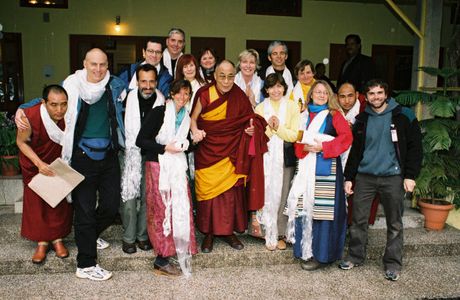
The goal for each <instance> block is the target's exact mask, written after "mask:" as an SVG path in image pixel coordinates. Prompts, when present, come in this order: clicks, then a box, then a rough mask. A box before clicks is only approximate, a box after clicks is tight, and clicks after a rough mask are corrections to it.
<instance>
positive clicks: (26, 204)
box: [19, 104, 73, 241]
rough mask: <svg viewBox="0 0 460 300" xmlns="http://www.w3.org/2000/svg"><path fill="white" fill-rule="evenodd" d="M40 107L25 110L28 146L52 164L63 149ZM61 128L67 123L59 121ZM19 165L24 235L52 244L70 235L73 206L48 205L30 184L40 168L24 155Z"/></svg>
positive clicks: (22, 229) (22, 231)
mask: <svg viewBox="0 0 460 300" xmlns="http://www.w3.org/2000/svg"><path fill="white" fill-rule="evenodd" d="M40 106H41V105H40V104H39V105H35V106H32V107H30V108H26V109H24V113H25V114H26V116H27V119H28V120H29V123H30V125H31V127H32V135H31V137H30V138H31V140H30V142H28V144H29V146H30V147H31V148H32V150H33V151H34V152H35V153H36V154H37V156H38V157H40V159H41V160H42V161H43V162H45V163H48V164H50V163H52V162H53V161H54V160H55V159H56V158H58V157H60V156H61V148H62V147H61V146H60V145H58V144H56V143H55V142H53V141H52V140H51V139H50V138H49V136H48V133H47V132H46V129H45V125H44V124H43V122H42V119H41V116H40ZM58 126H59V128H61V129H64V126H65V125H64V120H61V121H59V122H58ZM19 163H20V165H21V169H22V177H23V179H22V180H23V183H24V197H23V209H22V227H21V235H22V236H23V237H25V238H27V239H29V240H32V241H53V240H55V239H58V238H63V237H65V236H67V235H68V234H69V233H70V230H71V227H72V218H73V208H72V206H71V205H70V204H69V203H67V201H66V200H63V201H61V203H59V204H58V205H57V206H56V207H55V208H52V207H51V206H49V205H48V203H46V202H45V201H44V200H43V199H42V198H40V196H38V195H37V194H36V193H35V192H34V191H32V190H31V189H30V188H29V186H28V185H27V184H28V183H29V182H30V181H31V180H32V177H34V176H35V175H36V174H38V168H37V167H36V166H35V165H34V164H33V163H32V161H31V160H30V159H29V158H27V157H26V156H25V155H24V154H23V153H22V152H20V153H19Z"/></svg>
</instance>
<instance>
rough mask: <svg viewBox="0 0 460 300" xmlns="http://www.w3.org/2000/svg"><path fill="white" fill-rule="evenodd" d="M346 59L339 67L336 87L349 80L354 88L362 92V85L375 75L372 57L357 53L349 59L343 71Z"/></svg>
mask: <svg viewBox="0 0 460 300" xmlns="http://www.w3.org/2000/svg"><path fill="white" fill-rule="evenodd" d="M345 63H346V61H345V62H344V63H343V64H342V67H341V68H340V73H339V78H338V79H337V87H340V86H341V85H342V84H343V83H345V82H349V83H351V84H353V85H354V86H355V88H356V89H357V90H358V91H359V92H360V93H363V88H364V85H365V84H366V83H367V81H369V80H370V79H372V78H374V77H375V67H374V63H373V62H372V59H371V58H370V57H369V56H366V55H363V54H361V53H360V54H358V55H356V57H355V58H353V60H352V61H351V63H350V64H349V65H348V67H347V68H346V69H345V72H343V68H344V67H345Z"/></svg>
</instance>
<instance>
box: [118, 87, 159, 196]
mask: <svg viewBox="0 0 460 300" xmlns="http://www.w3.org/2000/svg"><path fill="white" fill-rule="evenodd" d="M155 92H156V94H157V98H156V100H155V103H154V104H153V107H152V108H154V107H156V106H160V105H164V103H165V98H164V97H163V94H162V93H161V92H160V91H158V90H157V89H155ZM142 100H143V99H140V101H142ZM140 129H141V112H140V109H139V99H138V89H137V87H135V88H134V89H133V90H131V91H130V92H129V94H128V98H127V99H126V111H125V137H126V141H125V145H126V149H125V157H124V168H123V175H122V177H121V199H122V200H123V202H126V201H128V200H132V199H136V198H138V197H139V196H140V186H141V179H142V156H141V149H140V148H139V147H137V146H136V138H137V135H138V134H139V130H140Z"/></svg>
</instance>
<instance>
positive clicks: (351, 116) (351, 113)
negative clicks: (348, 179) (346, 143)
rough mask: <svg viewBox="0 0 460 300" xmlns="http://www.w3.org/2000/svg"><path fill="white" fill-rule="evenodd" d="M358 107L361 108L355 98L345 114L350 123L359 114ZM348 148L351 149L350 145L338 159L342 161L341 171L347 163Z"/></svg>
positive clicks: (353, 122)
mask: <svg viewBox="0 0 460 300" xmlns="http://www.w3.org/2000/svg"><path fill="white" fill-rule="evenodd" d="M360 108H361V103H360V102H359V100H358V99H356V102H355V104H354V105H353V107H352V108H351V109H350V110H349V111H348V112H347V114H346V115H345V119H346V120H347V121H348V122H350V123H351V124H355V122H356V116H357V115H358V114H359V109H360ZM350 149H351V146H350V147H349V148H348V149H347V150H346V151H345V152H343V153H342V154H341V155H340V159H341V161H342V171H345V165H346V164H347V160H348V155H349V154H350Z"/></svg>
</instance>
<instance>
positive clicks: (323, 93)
mask: <svg viewBox="0 0 460 300" xmlns="http://www.w3.org/2000/svg"><path fill="white" fill-rule="evenodd" d="M313 93H314V94H316V95H328V92H327V91H313Z"/></svg>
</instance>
